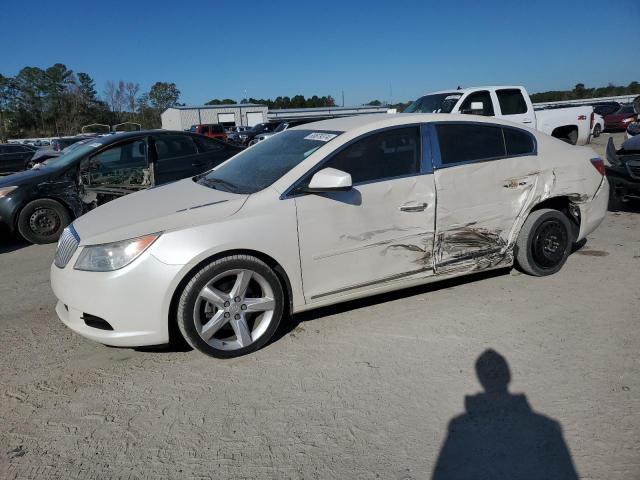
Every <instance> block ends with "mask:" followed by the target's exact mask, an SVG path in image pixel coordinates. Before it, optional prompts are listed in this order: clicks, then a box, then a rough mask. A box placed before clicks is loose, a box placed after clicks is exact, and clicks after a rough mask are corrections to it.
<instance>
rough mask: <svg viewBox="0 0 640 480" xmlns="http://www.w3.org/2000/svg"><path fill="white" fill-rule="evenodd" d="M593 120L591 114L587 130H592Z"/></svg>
mask: <svg viewBox="0 0 640 480" xmlns="http://www.w3.org/2000/svg"><path fill="white" fill-rule="evenodd" d="M594 120H595V115H594V113H593V112H591V119H590V120H589V130H593V121H594Z"/></svg>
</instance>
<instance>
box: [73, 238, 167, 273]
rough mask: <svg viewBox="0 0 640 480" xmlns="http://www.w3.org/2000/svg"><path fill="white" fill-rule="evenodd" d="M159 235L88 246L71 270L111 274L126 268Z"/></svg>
mask: <svg viewBox="0 0 640 480" xmlns="http://www.w3.org/2000/svg"><path fill="white" fill-rule="evenodd" d="M159 236H160V234H159V233H154V234H151V235H145V236H144V237H137V238H131V239H129V240H122V241H120V242H113V243H103V244H101V245H89V246H87V247H84V248H83V249H82V253H80V256H79V257H78V260H77V261H76V264H75V266H74V267H73V268H75V269H76V270H85V271H88V272H112V271H114V270H119V269H120V268H123V267H126V266H127V265H129V264H130V263H131V262H133V261H134V260H135V259H136V258H138V257H139V256H140V255H141V254H142V252H144V251H145V250H146V249H147V248H149V247H150V246H151V244H152V243H153V242H155V241H156V240H157V239H158V237H159Z"/></svg>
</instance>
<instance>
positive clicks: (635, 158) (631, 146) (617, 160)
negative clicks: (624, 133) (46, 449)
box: [606, 135, 640, 202]
mask: <svg viewBox="0 0 640 480" xmlns="http://www.w3.org/2000/svg"><path fill="white" fill-rule="evenodd" d="M607 160H608V161H609V165H607V167H606V170H607V179H608V180H609V185H610V186H611V197H612V199H613V200H614V201H616V202H625V201H628V200H631V199H635V200H640V135H636V136H634V137H633V138H629V139H627V140H625V141H624V143H623V144H622V146H621V147H620V149H619V150H616V147H615V144H614V143H613V138H612V137H609V141H608V142H607Z"/></svg>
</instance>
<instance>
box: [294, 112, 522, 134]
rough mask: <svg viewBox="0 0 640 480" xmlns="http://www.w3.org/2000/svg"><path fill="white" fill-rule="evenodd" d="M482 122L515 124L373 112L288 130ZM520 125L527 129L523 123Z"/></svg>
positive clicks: (480, 118) (440, 115)
mask: <svg viewBox="0 0 640 480" xmlns="http://www.w3.org/2000/svg"><path fill="white" fill-rule="evenodd" d="M451 121H456V122H459V121H463V122H465V121H466V122H480V123H493V124H500V125H514V124H513V123H511V122H508V121H505V120H500V119H498V118H496V117H483V116H479V115H451V114H447V113H372V114H369V115H357V116H353V117H340V118H331V119H329V120H321V121H319V122H313V123H305V124H304V125H297V126H295V127H291V128H289V129H288V130H327V131H335V132H350V131H355V130H374V129H378V128H385V127H393V126H397V125H406V124H413V123H428V122H451ZM518 126H519V127H521V128H523V129H526V127H523V126H522V125H518Z"/></svg>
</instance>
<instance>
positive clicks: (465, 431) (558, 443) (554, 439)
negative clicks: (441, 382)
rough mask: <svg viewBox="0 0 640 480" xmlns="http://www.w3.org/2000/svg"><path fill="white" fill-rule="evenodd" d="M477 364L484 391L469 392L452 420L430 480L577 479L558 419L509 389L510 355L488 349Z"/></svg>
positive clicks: (476, 367)
mask: <svg viewBox="0 0 640 480" xmlns="http://www.w3.org/2000/svg"><path fill="white" fill-rule="evenodd" d="M475 369H476V375H477V376H478V380H479V381H480V384H481V385H482V387H483V389H484V391H483V392H481V393H477V394H475V395H467V396H465V399H464V405H465V412H464V413H462V414H461V415H458V416H456V417H454V418H453V419H452V420H451V421H450V422H449V425H448V429H447V433H446V437H445V440H444V442H443V443H442V447H441V449H440V453H439V455H438V458H437V460H436V463H435V467H434V469H433V475H432V477H431V478H432V480H456V479H471V478H474V479H487V480H488V479H491V480H513V479H538V478H544V479H545V480H577V479H578V474H577V472H576V468H575V465H574V463H573V460H572V458H571V453H570V452H569V447H568V446H567V444H566V442H565V440H564V436H563V434H562V427H561V425H560V423H559V422H558V421H556V420H554V419H552V418H550V417H547V416H545V415H542V414H540V413H538V412H536V411H534V410H533V409H532V408H531V406H530V405H529V402H528V401H527V397H526V396H525V395H524V394H522V393H518V394H513V393H510V392H509V390H508V385H509V382H510V381H511V372H510V370H509V365H508V363H507V361H506V359H505V358H504V357H503V356H502V355H500V354H499V353H498V352H496V351H494V350H491V349H489V350H485V351H484V352H483V353H482V354H481V355H480V356H479V357H478V359H477V360H476V364H475Z"/></svg>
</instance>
